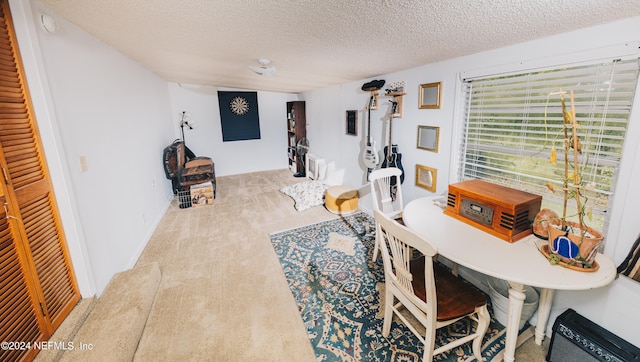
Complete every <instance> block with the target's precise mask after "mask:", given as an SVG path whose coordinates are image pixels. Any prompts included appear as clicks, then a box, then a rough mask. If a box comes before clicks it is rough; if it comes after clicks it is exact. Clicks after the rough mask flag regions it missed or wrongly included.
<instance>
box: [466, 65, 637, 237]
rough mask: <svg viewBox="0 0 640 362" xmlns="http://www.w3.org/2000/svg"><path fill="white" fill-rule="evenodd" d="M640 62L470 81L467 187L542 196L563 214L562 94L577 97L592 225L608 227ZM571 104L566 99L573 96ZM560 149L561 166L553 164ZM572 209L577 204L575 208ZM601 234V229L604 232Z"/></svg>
mask: <svg viewBox="0 0 640 362" xmlns="http://www.w3.org/2000/svg"><path fill="white" fill-rule="evenodd" d="M638 68H639V61H638V60H637V59H633V60H625V61H621V60H616V61H611V62H607V63H606V64H593V65H586V66H575V67H567V68H561V69H552V70H543V71H535V72H527V73H522V74H515V75H506V76H494V77H490V78H482V79H468V80H465V81H464V90H465V92H466V101H467V103H466V106H467V107H466V112H465V118H466V122H465V132H464V133H465V134H464V140H463V142H462V143H461V144H462V147H463V149H462V152H461V153H460V154H461V157H462V160H460V161H461V162H460V163H459V164H460V166H461V168H460V170H459V175H460V179H461V180H467V179H484V180H487V181H490V182H494V183H499V184H503V185H506V186H510V187H514V188H517V189H521V190H525V191H529V192H532V193H535V194H538V195H542V196H543V199H544V200H545V203H544V204H543V205H544V207H550V208H554V209H556V210H559V208H557V207H555V206H554V203H555V204H560V203H561V199H562V192H557V191H556V193H555V194H553V193H551V191H549V189H548V188H547V187H546V186H545V184H546V182H547V181H552V182H553V183H554V186H555V187H556V189H558V190H560V189H561V188H562V180H563V175H564V163H563V162H562V161H561V160H563V159H564V154H563V147H562V142H563V137H564V136H563V133H562V111H561V104H560V98H559V96H558V95H552V93H553V92H558V91H560V90H562V91H565V92H567V94H568V92H569V91H573V92H574V97H575V106H576V119H577V120H578V123H579V127H580V128H579V130H578V133H579V137H580V140H581V142H582V149H583V152H582V155H581V157H580V165H581V171H582V176H583V180H584V181H585V182H587V183H592V185H594V186H595V189H594V190H593V191H590V192H589V194H588V198H589V199H588V205H587V209H588V210H589V211H592V212H593V215H594V216H595V220H594V221H593V222H591V223H589V224H590V225H592V226H596V227H601V228H602V227H604V222H605V220H606V210H607V207H608V201H609V197H610V196H611V195H612V194H613V191H614V190H613V188H614V186H615V178H616V175H617V170H618V165H619V163H620V158H621V156H622V147H623V143H624V139H625V134H626V130H627V124H628V122H629V114H630V112H631V106H632V103H633V98H634V93H635V90H636V83H637V80H638ZM567 100H568V97H567ZM554 145H555V149H556V150H557V159H558V163H557V165H552V164H551V163H550V162H549V157H550V151H551V148H552V146H554ZM570 204H571V203H570ZM601 230H602V229H601Z"/></svg>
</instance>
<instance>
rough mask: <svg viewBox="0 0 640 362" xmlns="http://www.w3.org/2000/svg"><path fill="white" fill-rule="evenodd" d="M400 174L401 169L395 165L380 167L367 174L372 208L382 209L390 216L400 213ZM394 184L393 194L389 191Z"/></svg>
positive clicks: (401, 205)
mask: <svg viewBox="0 0 640 362" xmlns="http://www.w3.org/2000/svg"><path fill="white" fill-rule="evenodd" d="M400 175H402V170H400V169H399V168H397V167H389V168H381V169H378V170H375V171H373V172H371V174H369V182H370V185H371V199H372V201H373V209H374V210H380V211H382V212H383V213H384V214H385V215H387V216H389V217H390V218H394V216H397V215H401V214H402V209H403V204H402V187H401V185H400ZM394 184H395V187H394V189H395V195H393V194H392V191H391V190H392V187H391V185H394Z"/></svg>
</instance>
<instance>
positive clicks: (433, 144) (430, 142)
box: [416, 126, 440, 152]
mask: <svg viewBox="0 0 640 362" xmlns="http://www.w3.org/2000/svg"><path fill="white" fill-rule="evenodd" d="M439 140H440V127H432V126H418V143H417V146H416V147H418V148H419V149H421V150H427V151H431V152H438V144H439V143H440V142H439Z"/></svg>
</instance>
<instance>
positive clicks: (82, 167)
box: [80, 156, 87, 172]
mask: <svg viewBox="0 0 640 362" xmlns="http://www.w3.org/2000/svg"><path fill="white" fill-rule="evenodd" d="M80 172H87V158H86V157H84V156H80Z"/></svg>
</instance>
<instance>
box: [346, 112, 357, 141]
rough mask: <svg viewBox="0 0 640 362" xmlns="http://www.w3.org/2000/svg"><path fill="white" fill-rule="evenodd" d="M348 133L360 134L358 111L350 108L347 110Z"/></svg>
mask: <svg viewBox="0 0 640 362" xmlns="http://www.w3.org/2000/svg"><path fill="white" fill-rule="evenodd" d="M346 125H347V134H348V135H350V136H357V135H358V111H355V110H348V111H347V119H346Z"/></svg>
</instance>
